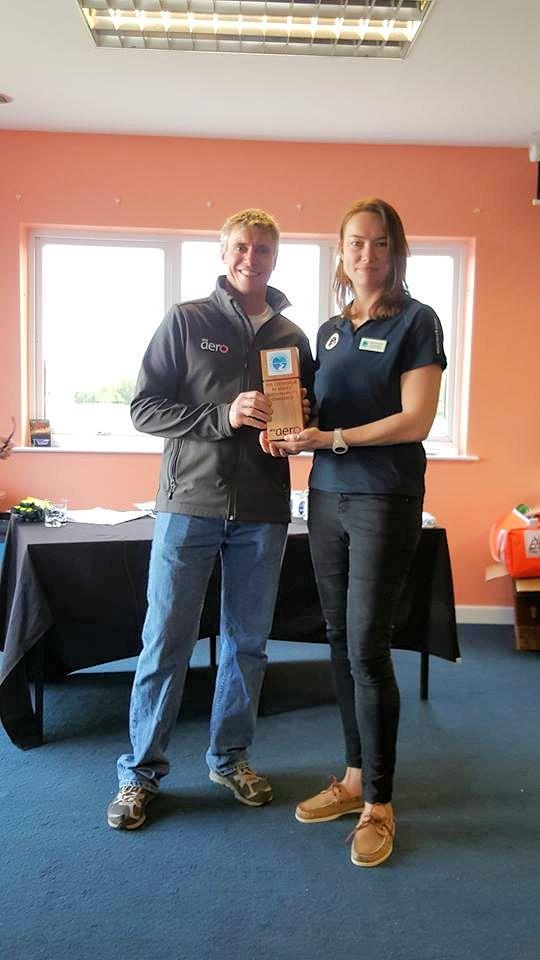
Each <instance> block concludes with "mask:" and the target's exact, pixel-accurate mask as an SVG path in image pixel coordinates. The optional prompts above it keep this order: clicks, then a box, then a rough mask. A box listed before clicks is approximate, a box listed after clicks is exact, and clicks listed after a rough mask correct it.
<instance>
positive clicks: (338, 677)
mask: <svg viewBox="0 0 540 960" xmlns="http://www.w3.org/2000/svg"><path fill="white" fill-rule="evenodd" d="M308 518H309V533H310V544H311V555H312V558H313V566H314V569H315V578H316V581H317V587H318V591H319V595H320V599H321V606H322V610H323V616H324V619H325V622H326V630H327V637H328V641H329V643H330V646H331V656H332V668H333V674H334V682H335V686H336V696H337V701H338V705H339V709H340V713H341V720H342V723H343V731H344V734H345V747H346V763H347V766H349V767H358V768H362V784H363V792H364V799H365V800H367V801H368V802H369V803H388V802H389V801H390V800H391V798H392V783H393V777H394V767H395V759H396V739H397V728H398V721H399V690H398V687H397V684H396V679H395V675H394V668H393V664H392V657H391V653H390V643H391V636H392V626H393V623H394V616H395V612H396V609H397V605H398V603H399V599H400V595H401V592H402V589H403V587H404V584H405V581H406V577H407V574H408V572H409V569H410V566H411V562H412V559H413V557H414V553H415V551H416V547H417V545H418V540H419V538H420V530H421V525H422V498H421V497H406V496H389V495H371V494H349V493H327V492H326V491H322V490H311V491H310V496H309V513H308Z"/></svg>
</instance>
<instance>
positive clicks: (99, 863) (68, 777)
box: [0, 627, 540, 960]
mask: <svg viewBox="0 0 540 960" xmlns="http://www.w3.org/2000/svg"><path fill="white" fill-rule="evenodd" d="M460 642H461V645H462V651H463V662H462V663H461V664H457V665H454V664H448V663H445V662H443V661H439V660H435V659H434V660H432V665H431V694H430V696H431V698H430V701H429V702H428V703H421V702H420V701H419V699H418V657H417V656H416V655H415V654H411V653H397V654H396V667H397V673H398V678H399V682H400V686H401V691H402V721H401V729H400V750H399V770H398V776H397V782H396V802H395V807H396V813H397V817H398V834H397V844H396V850H395V853H394V855H393V857H392V858H391V859H390V860H389V861H388V863H387V864H385V865H383V866H382V867H379V868H377V869H375V870H361V869H358V868H354V867H353V866H352V865H351V864H350V862H349V859H348V856H349V855H348V847H347V846H346V845H345V843H344V838H345V836H346V834H347V833H348V831H349V829H351V828H352V826H353V825H354V823H355V819H354V818H345V819H343V820H341V821H335V822H332V823H327V824H320V825H317V826H305V825H302V824H299V823H297V822H296V821H295V820H294V817H293V809H294V805H295V803H296V801H298V800H299V799H301V798H303V797H305V796H307V795H309V794H310V793H312V792H314V791H316V790H318V789H319V788H320V787H321V786H322V785H323V784H324V783H325V781H327V780H328V778H329V776H330V775H331V774H332V773H336V774H339V773H340V770H341V757H342V743H341V732H340V727H339V722H338V718H337V714H336V708H335V706H334V705H333V704H330V703H327V704H321V705H317V706H313V707H310V708H305V707H304V708H303V709H297V710H294V711H292V710H291V711H290V712H286V713H283V712H280V713H272V714H271V715H264V716H262V717H261V718H260V719H259V725H258V736H257V742H256V749H255V750H254V752H253V760H254V763H255V765H257V766H258V767H259V768H260V769H261V770H264V771H265V772H266V773H268V775H269V776H270V777H271V778H272V781H273V783H274V789H275V800H274V802H273V803H272V804H271V805H270V806H268V807H264V808H260V809H251V808H247V807H242V806H241V805H239V804H237V803H236V802H235V801H234V799H233V798H232V796H231V795H230V794H229V793H226V792H225V791H222V790H220V788H219V787H216V786H215V785H213V784H212V783H210V781H209V780H208V776H207V772H206V769H205V765H204V760H203V755H204V751H205V749H206V739H207V717H206V711H207V705H206V703H205V702H204V697H202V699H201V701H200V702H198V701H197V696H196V693H197V683H198V684H199V692H204V690H206V689H207V685H206V686H205V683H204V682H203V679H202V678H203V677H204V674H205V673H207V671H205V670H204V668H203V667H202V666H201V667H199V668H198V669H195V670H193V671H192V679H191V680H190V690H191V693H190V696H189V697H188V702H187V704H186V710H185V711H184V714H183V716H182V718H181V720H180V721H179V723H178V726H177V730H176V733H175V736H174V738H173V742H172V745H171V751H170V755H171V760H172V763H173V767H172V772H171V775H170V776H169V778H168V779H167V781H166V782H165V790H164V794H163V796H162V797H161V798H160V799H158V800H156V801H155V802H154V804H153V805H152V806H151V807H150V814H149V822H148V824H147V826H146V827H145V828H143V829H142V830H140V831H135V832H132V833H119V832H116V831H112V830H110V829H108V828H107V826H106V823H105V807H106V805H107V802H108V801H109V799H110V798H111V796H112V795H113V793H114V791H115V778H114V760H115V757H116V755H117V754H118V753H119V752H120V751H121V750H123V749H125V747H126V746H127V741H126V717H127V704H128V698H129V689H130V679H131V677H130V675H129V674H125V673H124V674H122V673H121V672H120V671H119V670H118V668H116V669H115V670H113V671H110V672H109V673H102V674H94V675H90V676H89V675H85V676H77V677H73V678H70V680H69V681H68V682H66V683H64V684H60V685H51V686H49V687H47V690H46V698H45V709H46V734H47V738H48V742H47V744H46V745H45V746H43V747H41V748H39V749H37V750H33V751H29V752H26V753H23V752H21V751H18V750H16V749H15V748H14V747H13V746H12V745H11V744H10V743H9V741H8V740H7V737H6V736H5V734H4V733H3V732H0V756H1V759H2V769H3V775H2V781H1V786H0V800H1V809H2V817H1V827H0V833H1V841H2V860H1V863H2V881H3V882H2V905H1V908H0V914H1V932H0V942H1V946H2V952H1V956H2V958H3V960H19V958H24V960H53V958H54V960H67V958H75V960H113V958H114V960H120V958H121V957H123V956H126V957H129V958H134V960H139V958H140V960H143V958H145V960H146V958H147V957H148V958H152V960H198V958H199V957H201V958H204V960H218V958H220V960H221V958H226V957H231V958H238V960H252V958H253V960H315V958H318V957H324V958H335V957H339V958H341V957H351V958H357V957H358V958H362V960H469V958H473V960H484V958H485V960H488V958H489V960H513V958H516V960H518V958H519V960H538V957H539V940H540V920H539V911H538V904H537V899H538V889H539V881H540V876H539V867H538V840H539V839H540V837H539V833H540V831H539V828H538V817H537V804H538V786H539V780H540V775H539V771H540V763H539V761H540V756H539V754H540V746H539V744H540V738H539V736H538V731H539V729H540V722H539V721H540V717H539V706H538V680H539V671H540V659H539V657H538V655H537V654H536V655H535V654H529V653H517V652H516V651H515V650H514V649H513V636H512V630H511V628H507V627H464V628H461V629H460ZM278 646H279V647H280V648H281V653H278V652H276V651H273V660H275V658H276V657H277V656H279V657H280V661H279V662H277V661H276V662H274V663H272V664H271V667H270V668H269V685H268V689H267V690H266V696H267V699H268V707H269V709H270V710H273V709H275V708H279V706H280V696H281V697H283V699H284V701H285V702H287V698H289V697H290V691H291V690H292V691H293V692H294V695H295V696H296V695H297V694H298V686H299V681H298V676H299V673H298V671H299V670H300V672H301V670H302V669H304V670H306V669H307V670H309V671H311V679H312V682H313V684H314V687H313V689H314V692H315V693H317V692H319V693H321V692H324V687H325V685H326V686H327V685H328V663H327V662H326V661H323V662H321V661H320V656H321V654H322V653H323V652H324V653H326V650H325V648H320V647H314V646H312V647H306V646H304V645H302V649H303V656H304V657H305V659H304V660H303V666H302V664H298V660H299V657H300V656H301V655H302V653H301V651H299V650H298V645H290V646H289V645H288V644H279V645H278ZM293 646H294V647H296V649H292V648H293ZM203 654H204V650H203V651H202V652H201V658H202V661H201V662H203V659H204V658H203ZM283 657H286V658H287V659H282V658H283ZM306 662H307V663H308V666H307V667H306V666H305V664H306ZM317 672H318V675H319V679H318V681H317V682H315V680H314V679H313V678H314V677H315V675H316V674H317ZM199 675H200V676H199ZM197 677H198V679H197ZM317 683H318V684H319V686H318V687H317ZM283 686H285V692H283V690H282V687H283ZM188 692H189V691H188ZM327 696H328V699H330V694H329V693H328V692H327ZM281 705H282V703H281Z"/></svg>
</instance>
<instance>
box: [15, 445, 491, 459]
mask: <svg viewBox="0 0 540 960" xmlns="http://www.w3.org/2000/svg"><path fill="white" fill-rule="evenodd" d="M13 453H39V454H43V453H112V454H115V455H117V454H122V453H129V454H132V455H133V454H151V455H152V456H154V457H155V456H158V457H160V456H161V450H144V449H141V448H140V447H127V448H122V449H118V448H117V449H114V450H113V449H108V450H106V449H104V448H103V447H97V446H96V447H92V446H90V445H88V446H86V447H14V448H13ZM297 456H298V457H312V456H313V453H312V452H311V451H310V450H303V451H302V452H301V453H299V454H297ZM426 458H427V459H428V460H430V461H431V460H438V461H441V460H445V461H449V462H451V463H453V462H455V461H459V462H463V463H478V461H479V460H480V457H477V456H473V455H472V454H465V453H450V452H449V453H443V452H441V453H436V452H435V451H431V452H428V451H426Z"/></svg>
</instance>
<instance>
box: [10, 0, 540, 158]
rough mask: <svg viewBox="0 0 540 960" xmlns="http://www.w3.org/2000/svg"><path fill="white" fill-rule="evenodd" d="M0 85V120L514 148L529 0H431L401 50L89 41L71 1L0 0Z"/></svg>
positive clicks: (530, 58) (536, 89)
mask: <svg viewBox="0 0 540 960" xmlns="http://www.w3.org/2000/svg"><path fill="white" fill-rule="evenodd" d="M111 6H114V3H111ZM465 16H468V18H469V25H468V29H467V32H466V33H463V32H462V30H463V27H462V22H463V19H464V18H465ZM0 92H1V93H7V94H9V95H10V96H12V97H13V103H11V104H8V105H6V106H0V128H3V129H20V130H65V131H80V132H103V133H125V134H154V135H166V136H202V137H233V138H255V139H273V140H323V141H324V140H326V141H346V142H371V143H373V142H378V143H385V142H386V143H441V144H477V145H507V146H527V144H528V143H529V142H530V139H531V136H532V134H533V132H536V131H538V132H539V133H540V0H436V3H435V5H434V8H433V10H432V12H431V14H430V16H429V17H428V19H427V22H426V24H425V26H424V27H423V29H422V31H421V33H420V34H419V36H418V39H417V42H416V44H415V46H414V47H413V49H412V51H411V53H410V55H409V57H408V58H407V59H406V60H404V61H389V60H373V59H365V58H364V59H357V60H353V59H351V60H348V59H333V58H325V57H282V56H277V55H273V56H257V55H248V54H216V53H190V52H180V51H175V52H161V51H153V50H152V51H150V50H118V51H116V50H106V49H97V48H96V47H95V46H94V43H93V40H92V38H91V36H90V33H89V31H88V29H87V27H86V25H85V23H84V20H83V17H82V15H81V12H80V10H79V8H78V4H77V3H76V0H0Z"/></svg>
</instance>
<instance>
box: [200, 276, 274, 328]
mask: <svg viewBox="0 0 540 960" xmlns="http://www.w3.org/2000/svg"><path fill="white" fill-rule="evenodd" d="M225 280H226V277H224V276H222V277H218V278H217V282H216V289H215V290H214V293H213V297H214V299H215V300H216V301H217V305H218V307H219V309H220V310H221V312H222V313H224V314H225V315H226V316H228V317H232V318H235V317H237V316H238V314H237V310H242V313H244V310H243V309H242V307H241V306H240V303H239V302H238V300H235V298H234V296H233V295H232V294H230V293H229V291H228V289H227V286H226V283H225ZM266 302H267V303H268V304H269V305H270V307H271V309H272V316H275V315H276V313H281V312H282V311H283V310H285V308H286V307H290V305H291V304H290V302H289V300H287V297H286V296H285V294H284V293H282V292H281V290H277V289H276V287H267V288H266Z"/></svg>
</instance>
